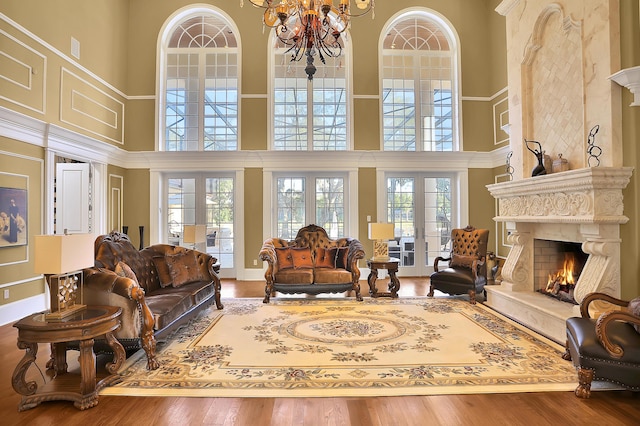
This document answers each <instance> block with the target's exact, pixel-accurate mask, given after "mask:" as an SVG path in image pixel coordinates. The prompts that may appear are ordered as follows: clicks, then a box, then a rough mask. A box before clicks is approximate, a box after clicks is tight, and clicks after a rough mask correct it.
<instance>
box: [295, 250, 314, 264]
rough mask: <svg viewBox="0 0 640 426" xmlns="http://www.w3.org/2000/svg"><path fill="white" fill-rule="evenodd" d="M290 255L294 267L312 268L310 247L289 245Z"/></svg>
mask: <svg viewBox="0 0 640 426" xmlns="http://www.w3.org/2000/svg"><path fill="white" fill-rule="evenodd" d="M291 257H292V258H293V267H294V268H295V269H303V268H309V269H313V260H312V259H311V249H310V248H309V247H291Z"/></svg>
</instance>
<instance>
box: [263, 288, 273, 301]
mask: <svg viewBox="0 0 640 426" xmlns="http://www.w3.org/2000/svg"><path fill="white" fill-rule="evenodd" d="M272 292H273V284H269V283H267V285H266V287H265V288H264V299H263V300H262V303H269V299H271V293H272Z"/></svg>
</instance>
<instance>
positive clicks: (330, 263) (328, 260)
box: [316, 247, 337, 269]
mask: <svg viewBox="0 0 640 426" xmlns="http://www.w3.org/2000/svg"><path fill="white" fill-rule="evenodd" d="M336 251H337V250H335V249H325V248H323V247H318V248H317V249H316V268H331V269H333V268H335V267H336Z"/></svg>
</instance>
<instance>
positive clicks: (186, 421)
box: [0, 278, 640, 426]
mask: <svg viewBox="0 0 640 426" xmlns="http://www.w3.org/2000/svg"><path fill="white" fill-rule="evenodd" d="M378 288H379V289H384V288H386V283H385V281H384V280H380V282H379V285H378ZM362 289H363V295H365V296H368V294H367V292H368V286H367V284H366V282H365V281H363V282H362ZM427 290H428V288H427V280H426V279H422V278H415V279H412V278H401V288H400V292H399V294H400V297H408V296H416V295H417V296H424V295H426V294H427ZM263 294H264V284H263V283H262V282H253V281H252V282H248V281H235V280H223V281H222V297H223V299H224V298H233V297H262V296H263ZM278 297H283V296H281V295H278ZM318 297H324V296H318ZM326 297H342V296H340V295H331V296H326ZM16 338H17V331H16V329H15V328H14V327H12V325H11V324H8V325H5V326H2V327H0V365H2V369H1V370H0V413H1V417H0V423H1V424H2V425H64V426H75V425H81V426H89V425H91V426H93V425H136V426H138V425H251V426H261V425H278V426H279V425H283V426H284V425H354V426H355V425H491V426H498V425H536V426H538V425H639V424H640V396H639V395H637V394H633V393H631V392H626V391H607V392H593V393H592V397H591V398H590V399H588V400H581V399H579V398H576V397H575V396H574V394H573V392H547V393H516V394H486V395H451V396H449V395H437V396H406V397H377V398H161V397H116V396H101V397H100V401H99V404H98V405H97V406H96V407H94V408H91V409H89V410H85V411H79V410H77V409H76V408H75V407H74V406H73V403H71V402H66V401H52V402H44V403H42V404H40V405H39V406H38V407H36V408H33V409H31V410H27V411H25V412H21V413H20V412H18V410H17V407H18V403H19V402H20V398H21V396H20V395H18V394H17V393H16V392H15V391H14V390H13V387H12V386H11V375H12V374H13V370H14V368H15V366H16V365H17V364H18V362H19V361H20V359H21V358H22V356H23V355H24V351H21V350H19V349H18V348H17V346H16ZM49 353H50V352H49V347H48V345H40V347H39V351H38V359H37V361H38V362H37V365H38V367H39V369H40V370H41V371H39V370H38V369H37V368H34V367H33V366H32V367H31V368H30V370H29V377H30V378H31V380H36V381H37V382H38V383H40V384H41V383H42V380H43V379H42V375H46V374H47V372H46V370H45V367H44V363H45V362H46V360H47V359H48V357H49ZM72 353H73V352H72ZM72 353H71V354H72ZM71 354H70V355H69V357H68V358H69V361H70V364H71V360H72V358H74V356H73V355H71Z"/></svg>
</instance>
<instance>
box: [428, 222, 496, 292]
mask: <svg viewBox="0 0 640 426" xmlns="http://www.w3.org/2000/svg"><path fill="white" fill-rule="evenodd" d="M488 242H489V230H488V229H476V228H474V227H473V226H467V227H466V228H464V229H453V230H452V231H451V254H450V256H449V257H447V258H444V257H441V256H438V257H436V259H435V261H434V264H433V273H432V274H431V287H430V288H429V297H433V293H434V290H436V289H437V290H440V291H442V292H443V293H447V294H468V295H469V301H470V302H471V303H472V304H475V303H476V294H477V293H478V292H483V291H484V286H485V284H486V283H487V263H486V260H487V244H488ZM441 262H448V264H447V266H446V267H445V268H442V267H441V266H440V265H441Z"/></svg>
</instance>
